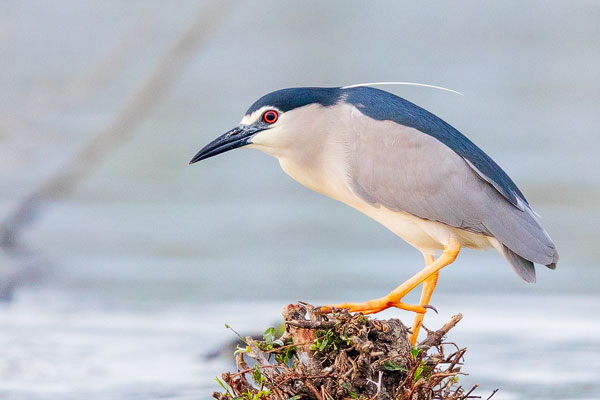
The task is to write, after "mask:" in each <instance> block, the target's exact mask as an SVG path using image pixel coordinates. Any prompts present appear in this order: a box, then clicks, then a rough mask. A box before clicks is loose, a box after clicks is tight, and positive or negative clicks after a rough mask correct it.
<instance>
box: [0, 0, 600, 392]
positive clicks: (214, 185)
mask: <svg viewBox="0 0 600 400" xmlns="http://www.w3.org/2000/svg"><path fill="white" fill-rule="evenodd" d="M208 5H209V3H201V4H198V3H197V2H179V3H178V7H176V8H174V7H170V6H168V5H166V3H163V2H154V3H153V2H139V3H136V2H130V3H129V2H128V3H122V2H118V1H113V2H111V1H108V2H101V3H100V2H79V3H75V4H74V3H60V2H59V3H52V4H50V3H46V2H40V3H35V2H33V3H29V2H27V3H22V2H8V3H7V6H6V10H7V11H6V12H5V13H2V15H1V16H0V21H1V22H0V26H2V29H1V30H0V43H1V44H2V48H3V51H4V53H3V54H4V55H3V59H4V60H9V62H6V63H5V64H3V65H2V66H1V67H0V68H2V71H3V74H0V88H1V89H2V90H0V144H1V146H0V173H1V175H0V187H1V189H2V190H1V191H0V216H4V215H7V214H8V213H9V212H10V210H11V209H12V207H14V206H15V205H16V204H18V203H19V201H20V200H21V199H22V198H23V197H24V196H25V195H26V194H27V193H29V192H31V191H32V190H33V189H34V188H35V187H37V186H38V185H39V184H41V183H42V182H44V181H45V180H47V179H48V177H50V176H52V175H53V173H55V172H56V171H57V170H58V169H59V168H61V166H63V165H65V164H66V163H68V160H70V159H72V157H73V155H74V154H76V153H77V151H78V150H79V149H81V147H82V146H83V145H84V144H85V143H87V142H88V141H89V140H90V138H91V137H93V135H94V134H96V133H97V132H99V131H101V130H102V129H104V128H105V127H106V126H108V125H110V124H111V123H112V122H113V121H114V120H115V115H117V114H118V113H119V111H120V110H121V109H122V107H123V105H124V104H125V103H126V102H127V100H128V99H129V98H131V96H132V95H133V93H135V91H136V90H137V89H138V88H139V87H141V86H142V85H143V84H144V82H145V81H146V80H147V79H148V77H149V76H150V74H151V72H152V70H153V68H154V67H155V66H156V64H157V63H158V62H159V61H160V60H161V58H162V57H164V55H165V54H167V51H168V49H169V48H170V47H171V46H172V45H173V43H174V41H175V40H176V39H177V38H178V37H180V35H181V34H182V32H183V31H185V29H186V28H187V27H188V26H189V25H190V23H191V22H192V20H193V18H194V16H195V15H196V14H198V13H201V12H203V10H205V7H207V6H208ZM517 9H518V10H519V12H518V13H517V12H515V10H517ZM599 20H600V7H598V5H597V4H596V3H595V2H583V1H581V2H569V3H565V2H558V1H556V2H554V1H551V2H541V1H540V2H531V3H527V4H526V5H525V4H523V3H522V2H508V3H507V2H502V3H493V4H492V3H486V4H483V3H481V2H476V1H472V2H459V3H458V5H457V4H455V3H453V4H452V5H450V4H449V3H447V2H432V3H428V4H426V5H422V4H416V3H415V4H409V3H403V2H377V3H373V2H327V3H322V2H302V3H298V4H291V3H289V4H288V3H286V4H285V5H283V4H281V3H280V2H275V1H272V2H267V1H266V2H260V3H254V2H253V3H249V2H246V3H239V4H233V5H232V6H231V8H230V9H227V12H226V16H225V17H224V18H223V19H222V21H221V22H219V24H218V25H217V26H216V27H215V28H214V29H213V30H212V31H211V33H210V35H209V36H207V37H206V39H205V40H204V42H203V43H202V44H201V46H200V47H199V48H198V49H197V51H196V52H195V55H194V57H193V59H192V60H191V61H190V62H189V63H188V64H187V65H186V67H185V69H183V70H182V71H181V73H180V74H179V75H178V76H177V79H176V80H175V81H174V82H173V85H172V87H171V88H170V90H169V91H168V92H166V93H165V94H164V96H163V98H162V99H161V101H160V102H159V104H158V106H157V107H155V108H153V109H151V110H150V111H149V113H148V114H147V115H146V116H145V117H144V118H143V119H141V120H140V121H139V124H137V125H135V126H134V127H133V128H132V129H133V131H131V132H128V136H127V138H126V140H124V141H123V143H122V144H121V145H119V146H118V147H116V148H115V149H114V150H113V151H111V152H109V153H107V154H106V155H105V156H104V157H103V159H102V162H101V163H100V165H98V167H97V168H94V170H93V171H92V173H91V174H90V175H89V176H87V177H86V179H85V180H84V181H83V182H82V184H80V185H78V186H77V187H76V188H75V190H74V191H73V192H70V193H68V194H65V195H64V196H58V197H57V198H55V199H51V200H48V201H46V202H44V204H43V205H42V206H41V207H40V209H39V210H38V212H37V214H36V216H35V218H34V219H33V220H32V223H31V224H29V225H28V227H27V228H26V229H25V230H24V231H23V232H22V235H21V237H20V243H21V246H22V248H21V252H20V253H19V254H17V255H10V254H2V258H1V259H0V261H2V266H1V267H0V278H1V279H2V282H11V281H12V280H13V279H16V278H15V277H17V278H18V279H16V281H17V282H18V284H17V286H16V288H15V291H14V293H13V299H12V300H11V301H7V302H4V303H2V304H0V398H3V399H5V398H6V399H81V398H87V399H149V398H172V399H199V398H200V399H204V398H209V395H210V393H211V392H212V391H214V390H217V389H218V385H217V384H216V382H215V381H214V378H215V376H217V375H219V374H220V373H221V372H223V371H225V370H227V369H229V368H231V367H232V366H231V364H230V357H224V358H219V357H217V358H212V359H207V358H206V355H207V354H209V353H212V352H214V350H215V349H218V348H220V346H222V345H224V344H226V343H227V342H228V341H230V340H232V339H233V334H232V333H231V332H229V331H228V330H226V329H225V328H224V324H225V323H228V324H230V325H231V326H233V327H235V328H236V329H237V330H238V331H240V332H242V333H243V334H245V333H248V334H249V333H254V332H256V331H262V330H264V329H265V328H266V327H267V326H270V325H273V324H275V323H277V321H278V320H279V318H280V311H281V309H282V307H283V306H284V305H285V304H287V303H290V302H294V301H297V300H304V301H310V302H316V303H325V302H331V301H342V300H366V299H369V298H373V297H376V296H381V295H383V294H384V293H386V292H387V291H389V290H390V289H392V288H393V287H394V286H395V285H397V284H399V283H400V282H401V281H402V280H403V279H406V278H407V277H409V276H410V275H411V274H412V273H414V272H416V271H417V270H418V269H419V268H420V267H421V265H422V257H421V255H420V254H419V253H418V252H417V251H415V250H414V249H412V248H411V247H410V246H408V245H406V244H405V243H403V242H402V241H401V240H400V239H398V238H396V237H395V236H394V235H392V234H391V233H390V232H388V231H387V230H386V229H385V228H383V227H381V226H378V225H377V224H376V223H374V222H373V221H370V220H369V219H368V218H366V217H364V216H362V215H361V214H359V213H357V212H356V211H354V210H351V209H349V208H347V207H344V206H342V205H340V204H339V203H336V202H334V201H332V200H329V199H326V198H323V197H322V196H320V195H318V194H315V193H312V192H310V191H309V190H307V189H305V188H303V187H301V186H300V185H298V184H297V183H295V182H293V181H292V180H291V179H289V178H288V177H287V176H285V174H284V173H283V172H282V171H281V170H280V168H279V166H278V165H277V163H276V161H275V160H274V159H271V158H269V157H267V156H265V155H262V154H260V153H258V152H253V151H244V150H240V151H237V152H232V153H230V154H227V155H223V156H222V157H219V158H216V159H214V160H213V159H211V160H207V161H205V162H203V163H200V164H198V165H195V166H194V167H188V166H187V161H188V160H189V159H190V158H191V156H192V155H193V154H194V153H195V152H196V151H197V150H198V149H199V148H200V147H202V146H203V145H204V144H206V143H207V142H208V141H210V140H211V139H213V138H214V137H216V136H217V135H219V134H221V133H222V132H225V131H226V130H228V129H229V128H231V127H232V126H233V125H234V124H236V123H237V121H239V119H240V118H241V114H242V113H243V112H244V110H245V109H246V108H247V106H248V105H249V104H250V103H252V102H253V101H254V100H255V99H256V98H257V97H259V96H260V95H262V94H264V93H265V92H267V91H270V90H273V89H276V88H280V87H286V86H298V85H322V86H327V85H343V84H348V83H355V82H369V81H378V80H409V81H419V82H426V83H431V84H438V85H444V86H448V87H451V88H454V89H457V90H460V91H461V92H463V93H465V96H464V97H456V96H452V95H450V94H447V93H443V92H436V91H431V90H425V89H414V88H403V89H402V90H399V89H398V88H394V89H393V91H394V92H395V93H398V94H400V95H403V96H405V97H407V98H409V99H410V100H412V101H415V102H417V103H418V104H421V105H423V106H425V107H427V108H429V109H431V110H432V111H434V112H436V113H437V114H439V115H440V116H442V117H443V118H445V119H446V120H447V121H448V122H450V123H452V124H453V125H455V126H456V127H457V128H459V129H460V130H461V131H462V132H464V133H465V134H467V135H468V136H469V137H470V138H472V139H473V140H474V141H475V142H476V143H478V144H479V145H481V147H483V148H484V149H485V150H486V151H487V152H488V153H489V154H490V155H492V156H493V157H494V159H496V160H497V161H498V162H499V163H500V164H501V165H502V166H503V167H504V168H505V169H506V171H507V172H508V173H509V174H510V175H511V176H512V177H513V178H514V179H515V181H516V182H517V183H518V184H519V186H520V187H521V188H522V189H523V191H524V192H525V194H526V195H527V196H528V198H529V200H530V202H531V203H532V204H533V205H534V207H535V208H536V210H537V211H538V212H539V213H540V214H541V215H542V218H543V223H544V226H546V227H547V229H548V231H549V232H550V233H551V235H552V236H553V238H554V239H555V241H556V242H557V244H558V248H559V251H560V253H561V262H560V264H559V267H558V269H557V270H556V271H549V270H547V269H545V268H543V267H542V268H538V283H537V284H535V285H528V284H526V283H524V282H522V281H520V280H519V279H518V277H517V276H516V275H515V274H514V273H513V272H512V270H511V269H510V267H509V266H508V265H507V264H506V262H505V261H504V260H503V259H502V257H501V256H500V255H498V254H496V253H493V252H488V253H480V252H474V251H469V250H467V251H465V252H463V254H461V256H460V257H459V260H458V261H457V262H456V264H455V265H453V266H451V267H449V268H448V269H445V270H443V271H442V274H441V279H440V283H439V289H438V290H437V291H436V293H435V295H434V298H433V301H432V303H433V304H434V305H435V306H436V307H437V308H438V310H439V311H440V314H439V315H431V314H428V315H427V317H426V319H425V324H426V326H428V327H430V328H437V327H439V326H440V325H442V324H443V323H445V322H446V321H447V319H448V318H449V317H450V316H451V315H453V314H455V313H457V312H462V313H463V314H464V320H463V321H462V322H461V323H460V325H459V326H458V327H457V328H456V329H455V331H453V333H452V337H451V339H452V340H453V341H455V342H457V343H458V344H459V345H461V346H466V347H468V349H469V350H468V352H467V362H466V366H465V371H466V372H468V373H470V375H469V376H468V377H465V378H464V379H462V381H463V383H464V385H467V386H468V385H471V384H475V383H479V384H480V385H481V391H480V394H481V395H483V396H484V398H485V397H486V395H487V394H488V393H490V392H491V391H492V390H493V389H494V388H500V389H501V391H500V392H499V393H498V394H497V395H496V397H495V398H496V399H598V398H600V383H598V377H600V357H599V356H600V336H599V335H598V331H600V318H599V317H600V311H598V310H600V293H599V291H598V285H599V284H600V268H598V262H597V260H598V259H599V258H600V250H599V247H598V246H597V239H599V238H600V228H599V226H600V206H599V205H600V173H599V172H598V171H600V163H599V162H598V160H597V148H598V147H600V133H599V131H598V126H600V113H598V112H597V111H598V110H597V108H598V107H597V105H598V104H600V75H598V72H597V71H598V68H597V66H598V65H599V64H600V49H599V47H598V44H597V41H596V40H593V39H592V38H597V37H600V28H599V27H600V24H598V21H599ZM40 60H44V61H45V62H40ZM413 301H415V299H413ZM382 316H383V317H400V318H403V319H404V320H405V321H407V323H408V322H410V320H411V318H412V316H411V315H410V314H408V313H404V312H402V311H395V310H391V311H386V312H385V313H384V314H383V315H382Z"/></svg>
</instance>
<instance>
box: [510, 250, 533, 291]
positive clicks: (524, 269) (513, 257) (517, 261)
mask: <svg viewBox="0 0 600 400" xmlns="http://www.w3.org/2000/svg"><path fill="white" fill-rule="evenodd" d="M502 254H503V255H504V257H505V258H506V259H507V260H508V262H509V263H510V265H511V267H512V268H513V269H514V270H515V272H516V273H517V275H519V276H520V277H521V278H523V279H524V280H525V281H526V282H529V283H534V282H535V267H534V265H533V263H532V262H531V261H529V260H526V259H524V258H523V257H521V256H520V255H518V254H517V253H515V252H514V251H512V250H511V249H509V248H508V247H506V245H504V244H503V245H502Z"/></svg>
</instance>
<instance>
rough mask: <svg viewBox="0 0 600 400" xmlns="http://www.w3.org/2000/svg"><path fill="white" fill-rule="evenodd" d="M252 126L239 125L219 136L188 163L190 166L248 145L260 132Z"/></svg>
mask: <svg viewBox="0 0 600 400" xmlns="http://www.w3.org/2000/svg"><path fill="white" fill-rule="evenodd" d="M261 130H262V129H258V128H256V127H253V126H247V125H239V126H236V127H235V128H233V129H232V130H230V131H229V132H227V133H226V134H224V135H222V136H219V137H218V138H216V139H215V140H213V141H212V142H210V143H209V144H207V145H206V146H204V148H203V149H202V150H200V151H199V152H198V153H196V155H195V156H194V158H192V160H191V161H190V165H192V164H193V163H195V162H198V161H200V160H204V159H205V158H210V157H212V156H216V155H217V154H221V153H225V152H226V151H229V150H233V149H237V148H238V147H242V146H245V145H247V144H250V139H251V138H252V136H254V134H255V133H257V132H259V131H261Z"/></svg>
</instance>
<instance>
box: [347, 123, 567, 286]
mask: <svg viewBox="0 0 600 400" xmlns="http://www.w3.org/2000/svg"><path fill="white" fill-rule="evenodd" d="M354 122H355V124H354V128H353V133H352V135H353V140H352V141H351V143H352V144H353V149H352V151H351V152H350V153H351V173H350V176H351V177H352V178H351V179H352V180H353V182H352V185H353V189H354V191H355V192H356V194H357V195H359V196H360V197H362V198H363V199H364V200H366V201H368V202H369V203H372V204H380V205H382V206H384V207H386V208H388V209H390V210H394V211H404V212H407V213H410V214H412V215H415V216H417V217H420V218H423V219H427V220H431V221H438V222H441V223H444V224H446V225H449V226H452V227H456V228H461V229H464V230H467V231H470V232H474V233H479V234H483V235H487V236H493V237H495V238H496V239H498V241H499V242H500V243H502V245H503V250H504V256H505V257H506V258H507V260H508V261H509V262H510V263H511V265H512V266H513V268H514V269H515V271H517V273H518V274H519V275H520V276H521V277H522V278H524V279H525V280H528V281H533V280H534V279H535V272H534V269H533V264H532V263H538V264H543V265H547V266H550V267H554V265H555V263H556V262H557V261H558V253H557V251H556V248H555V246H554V243H553V242H552V240H551V239H550V237H549V236H548V234H547V233H546V232H545V231H544V229H543V228H542V227H541V226H540V224H539V223H538V221H537V218H536V217H535V215H534V213H533V212H532V211H531V209H530V207H529V205H528V204H526V203H523V204H520V206H521V208H522V209H520V208H519V207H516V206H514V205H513V204H511V203H510V202H509V201H508V200H507V199H506V198H505V197H504V196H503V195H502V194H501V193H500V192H499V191H498V189H497V188H496V187H494V186H493V185H492V184H490V183H489V182H488V181H487V180H486V179H485V178H484V177H482V176H481V175H480V172H479V171H476V170H475V169H474V168H473V167H472V166H470V164H469V163H468V162H466V161H465V160H464V159H463V158H462V157H461V156H459V155H458V154H456V153H455V152H454V151H453V150H452V149H450V148H449V147H448V146H446V145H445V144H443V143H441V142H440V141H438V140H437V139H435V138H434V137H432V136H430V135H426V134H424V133H422V132H420V131H419V130H417V129H414V128H409V127H406V126H403V125H400V124H397V123H396V122H393V121H373V120H372V119H370V118H367V117H364V116H363V115H362V114H358V113H356V114H355V115H354Z"/></svg>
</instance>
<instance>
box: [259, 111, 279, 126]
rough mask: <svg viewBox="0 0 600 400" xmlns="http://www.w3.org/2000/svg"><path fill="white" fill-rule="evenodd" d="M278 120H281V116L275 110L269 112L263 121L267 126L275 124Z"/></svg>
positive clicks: (264, 115)
mask: <svg viewBox="0 0 600 400" xmlns="http://www.w3.org/2000/svg"><path fill="white" fill-rule="evenodd" d="M277 118H279V114H277V111H274V110H269V111H267V112H265V113H264V114H263V121H265V122H266V123H267V124H273V123H275V121H277Z"/></svg>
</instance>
